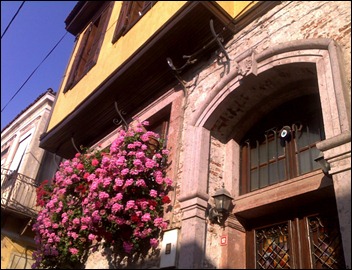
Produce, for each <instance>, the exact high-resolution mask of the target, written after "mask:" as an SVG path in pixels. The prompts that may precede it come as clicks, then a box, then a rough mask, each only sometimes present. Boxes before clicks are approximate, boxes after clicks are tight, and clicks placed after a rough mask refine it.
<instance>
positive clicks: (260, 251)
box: [42, 1, 351, 269]
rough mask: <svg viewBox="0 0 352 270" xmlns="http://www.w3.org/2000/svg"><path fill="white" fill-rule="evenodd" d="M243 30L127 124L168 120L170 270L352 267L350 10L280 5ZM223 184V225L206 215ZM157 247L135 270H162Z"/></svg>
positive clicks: (327, 4)
mask: <svg viewBox="0 0 352 270" xmlns="http://www.w3.org/2000/svg"><path fill="white" fill-rule="evenodd" d="M157 5H158V3H157V4H156V5H155V7H157ZM234 21H235V22H236V20H234ZM236 27H237V25H236V24H235V25H234V29H236ZM239 27H240V30H238V31H235V33H234V35H233V36H231V38H230V39H228V40H227V41H226V42H224V44H223V48H221V46H220V48H219V50H217V51H216V52H213V53H209V54H208V58H202V59H200V61H197V62H195V64H194V63H191V64H190V66H191V68H189V69H188V70H187V71H185V72H182V71H181V72H177V73H176V75H175V76H176V77H177V80H178V83H177V84H176V85H174V86H173V87H170V88H168V89H166V91H165V92H164V93H163V94H162V95H160V96H158V97H156V98H155V100H153V101H152V102H150V103H148V104H145V106H144V107H143V108H140V109H139V110H138V112H136V113H135V114H134V115H133V116H131V118H132V119H140V120H151V121H153V119H155V115H157V114H158V112H165V111H167V112H168V113H167V114H168V116H169V121H168V122H169V128H168V135H167V136H168V137H167V138H168V147H169V148H170V150H171V153H170V157H171V160H172V163H171V166H170V168H169V172H168V174H169V176H170V177H171V178H172V179H173V181H174V191H173V192H172V194H171V195H172V211H166V213H165V215H166V217H167V219H168V222H169V228H168V230H167V231H165V234H166V233H168V232H170V233H174V232H175V234H174V235H173V238H172V239H173V240H172V241H171V242H172V243H173V244H175V248H176V255H175V257H173V258H171V259H170V260H171V265H168V266H171V267H175V268H181V269H197V268H209V269H211V268H232V269H245V268H250V269H252V268H266V267H277V266H278V264H280V265H281V267H284V268H323V267H326V266H329V267H332V268H340V267H342V268H350V267H351V255H350V254H351V229H350V228H351V207H350V205H351V155H350V152H351V137H350V136H351V135H350V130H351V115H350V110H351V107H350V106H351V105H350V103H351V102H350V101H351V68H350V66H351V3H350V2H345V1H335V2H332V1H308V2H307V1H281V2H277V3H276V4H275V5H273V6H271V7H270V8H268V9H267V10H265V12H263V13H262V14H261V15H260V16H257V17H255V19H253V20H251V21H249V22H248V23H244V24H242V25H239ZM107 33H108V32H107ZM107 35H108V34H107ZM182 53H184V54H187V53H188V52H182ZM172 60H173V61H175V59H172ZM193 64H194V65H193ZM170 67H172V66H171V65H170ZM57 104H58V103H57ZM59 125H60V124H59ZM59 125H58V126H59ZM48 133H49V136H50V130H49V131H48ZM113 134H114V132H111V133H110V134H108V135H106V136H104V137H103V138H99V140H98V141H97V142H95V144H93V145H92V147H93V148H94V146H96V145H102V146H107V145H109V144H110V143H111V141H112V138H113ZM287 134H288V135H287ZM259 135H260V136H259ZM53 136H54V135H53ZM47 138H48V137H47ZM48 141H49V139H46V138H45V137H44V138H43V143H42V145H43V147H45V146H47V147H48V148H50V146H49V142H48ZM273 142H275V144H271V143H273ZM290 147H291V148H290ZM265 149H266V150H265ZM290 153H291V154H290ZM319 155H323V158H324V159H325V161H327V163H328V164H329V167H328V168H327V169H326V171H325V172H323V171H322V169H321V168H320V167H319V166H318V163H317V162H315V159H316V158H317V157H318V156H319ZM275 164H277V165H275ZM279 164H281V165H279ZM283 164H285V165H283ZM275 166H277V167H275ZM282 166H283V167H282ZM276 174H277V176H275V177H274V176H273V175H276ZM282 174H285V175H289V176H288V177H287V178H286V179H285V180H284V181H283V180H282V177H281V175H282ZM269 176H271V177H269ZM223 185H224V187H225V188H226V189H227V190H228V191H229V192H230V194H231V196H232V197H233V200H232V209H231V210H230V213H229V216H228V217H227V218H226V220H224V222H220V224H219V223H218V222H216V221H214V220H210V219H209V212H210V209H211V208H212V207H213V206H214V200H213V198H212V196H213V195H214V194H215V193H216V192H217V191H218V190H220V189H221V187H222V186H223ZM326 220H328V221H326ZM329 220H330V221H331V220H335V221H336V222H335V223H334V222H332V221H331V222H329ZM330 223H331V224H330ZM330 229H331V230H330ZM322 232H325V233H326V235H327V237H328V238H329V239H335V240H334V241H332V242H331V243H334V244H331V245H330V244H329V243H330V242H329V243H328V241H326V242H324V241H321V239H322V235H321V234H319V233H322ZM330 233H331V234H330ZM263 237H264V238H263ZM263 239H269V240H270V241H268V240H263ZM310 239H313V240H311V241H310ZM319 241H320V242H319ZM317 243H321V244H323V245H324V246H325V249H324V252H325V253H324V252H321V249H320V251H319V249H315V247H316V245H318V244H317ZM164 244H165V242H162V244H161V250H160V254H159V256H157V257H156V258H154V259H150V260H149V261H148V262H144V263H143V264H138V263H136V264H135V265H134V267H138V268H164V267H165V265H164V264H163V260H164V259H165V258H166V259H165V260H167V259H168V257H167V255H165V254H166V253H165V249H164V248H165V247H164V246H163V245H164ZM326 254H328V255H326ZM333 254H334V255H333ZM335 255H336V257H334V256H335ZM273 256H274V257H275V258H276V259H275V258H273ZM104 258H105V257H103V256H102V255H101V254H97V253H95V254H92V256H91V257H90V258H89V260H88V262H87V266H86V267H87V268H96V267H99V268H109V267H110V268H111V267H113V266H111V265H110V264H109V262H108V261H106V259H104ZM316 258H319V259H316ZM335 259H336V260H335ZM334 260H335V261H334ZM97 262H98V263H97ZM123 266H126V265H123Z"/></svg>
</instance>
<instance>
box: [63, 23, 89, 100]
mask: <svg viewBox="0 0 352 270" xmlns="http://www.w3.org/2000/svg"><path fill="white" fill-rule="evenodd" d="M89 34H90V27H88V29H87V30H86V32H84V34H83V37H82V41H81V45H80V46H79V49H78V51H77V54H76V56H75V60H74V62H73V64H72V68H71V71H70V75H69V77H68V80H67V83H66V86H65V89H64V93H66V92H67V91H68V90H69V89H71V88H72V86H73V85H74V84H75V83H76V76H77V72H78V66H79V63H80V62H81V58H82V53H83V51H84V49H85V47H86V44H87V41H88V37H89Z"/></svg>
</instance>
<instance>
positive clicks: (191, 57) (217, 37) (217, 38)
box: [166, 19, 230, 85]
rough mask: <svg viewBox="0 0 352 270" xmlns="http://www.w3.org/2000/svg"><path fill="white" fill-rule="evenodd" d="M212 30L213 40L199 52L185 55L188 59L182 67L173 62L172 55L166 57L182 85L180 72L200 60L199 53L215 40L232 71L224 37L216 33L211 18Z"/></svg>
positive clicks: (184, 57)
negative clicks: (224, 44)
mask: <svg viewBox="0 0 352 270" xmlns="http://www.w3.org/2000/svg"><path fill="white" fill-rule="evenodd" d="M210 31H211V33H212V35H213V39H212V40H211V41H209V42H208V43H207V44H206V45H205V46H203V47H202V48H201V49H200V50H198V51H197V52H195V53H193V54H192V55H183V56H182V58H183V59H187V61H186V62H185V63H184V64H183V65H182V66H181V67H175V65H174V64H173V62H172V60H171V58H170V57H167V58H166V61H167V63H168V65H169V67H170V68H171V69H172V70H173V71H174V75H175V77H176V78H177V80H179V81H180V82H181V83H182V85H184V82H183V80H182V79H181V77H180V76H179V73H180V72H181V71H182V70H183V69H184V68H185V67H187V66H188V65H191V64H194V63H196V62H197V61H198V59H197V58H196V56H197V55H199V54H200V53H201V52H202V51H204V50H205V49H206V48H208V47H209V46H210V45H211V44H213V43H214V42H217V44H218V45H219V47H220V50H221V52H222V53H223V54H224V56H225V57H226V62H225V65H226V66H227V68H228V71H230V57H229V55H228V53H227V51H226V49H225V47H224V46H223V45H222V42H223V38H222V37H221V36H220V34H216V32H215V29H214V22H213V20H212V19H211V20H210Z"/></svg>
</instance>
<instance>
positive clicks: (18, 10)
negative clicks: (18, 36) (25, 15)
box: [1, 1, 26, 38]
mask: <svg viewBox="0 0 352 270" xmlns="http://www.w3.org/2000/svg"><path fill="white" fill-rule="evenodd" d="M24 2H26V1H23V2H22V4H21V5H20V7H19V8H18V9H17V12H16V13H15V15H13V17H12V19H11V21H10V22H9V24H8V25H7V27H6V29H5V31H4V33H2V34H1V38H2V37H3V36H4V35H5V33H6V32H7V29H9V27H10V25H11V23H12V22H13V20H14V19H15V18H16V16H17V14H18V12H20V10H21V8H22V6H23V4H24Z"/></svg>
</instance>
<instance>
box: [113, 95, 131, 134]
mask: <svg viewBox="0 0 352 270" xmlns="http://www.w3.org/2000/svg"><path fill="white" fill-rule="evenodd" d="M115 110H116V112H117V114H118V115H119V118H114V119H113V120H112V121H113V123H114V124H115V125H117V126H120V125H121V124H122V127H123V129H125V130H127V128H128V123H127V122H126V120H125V118H124V117H123V115H126V112H124V111H122V110H119V107H118V106H117V102H116V101H115Z"/></svg>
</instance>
